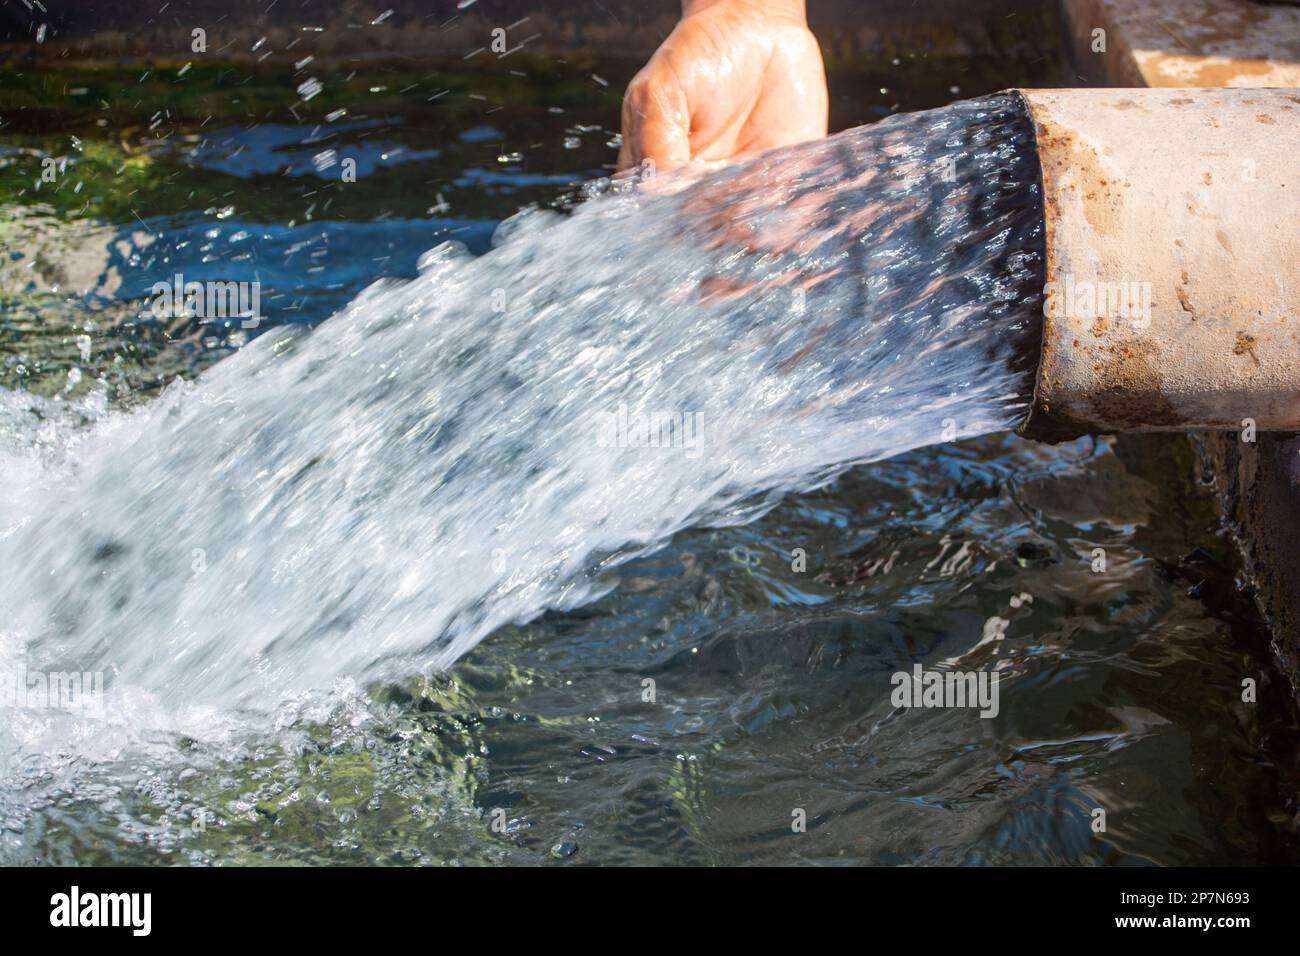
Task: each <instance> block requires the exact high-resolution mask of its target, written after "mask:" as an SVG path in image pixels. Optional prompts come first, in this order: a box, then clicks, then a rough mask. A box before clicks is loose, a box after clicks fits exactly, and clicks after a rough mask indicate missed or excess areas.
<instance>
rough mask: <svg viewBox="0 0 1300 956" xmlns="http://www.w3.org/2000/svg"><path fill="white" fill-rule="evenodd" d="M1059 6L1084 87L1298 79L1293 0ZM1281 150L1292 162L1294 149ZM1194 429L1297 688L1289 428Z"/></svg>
mask: <svg viewBox="0 0 1300 956" xmlns="http://www.w3.org/2000/svg"><path fill="white" fill-rule="evenodd" d="M1062 4H1063V8H1064V22H1065V28H1066V31H1067V48H1068V49H1069V50H1070V51H1071V54H1072V64H1071V66H1072V67H1073V69H1074V72H1075V76H1076V77H1077V79H1078V80H1079V82H1080V83H1082V84H1084V85H1097V86H1132V87H1136V86H1151V87H1293V88H1295V87H1300V6H1293V5H1289V4H1281V3H1260V2H1255V0H1062ZM1098 31H1104V32H1101V33H1099V32H1098ZM1169 148H1170V149H1171V150H1185V149H1188V148H1194V144H1189V143H1170V144H1169ZM1250 159H1251V157H1249V156H1245V157H1241V161H1242V162H1245V163H1249V161H1250ZM1293 159H1294V161H1295V163H1296V167H1297V169H1298V170H1300V157H1293ZM1297 179H1300V176H1297ZM1297 188H1300V183H1298V184H1297ZM1296 228H1297V229H1298V230H1300V223H1297V224H1296ZM1292 318H1293V320H1294V321H1296V322H1300V316H1293V317H1292ZM1296 360H1297V361H1300V356H1297V357H1296ZM1200 437H1201V441H1202V444H1203V447H1204V448H1205V451H1206V455H1207V457H1208V459H1209V461H1210V464H1211V466H1212V469H1213V471H1214V475H1215V481H1216V485H1217V487H1218V490H1219V493H1220V498H1221V500H1222V504H1223V509H1224V515H1225V517H1226V519H1227V520H1228V522H1229V523H1230V525H1231V527H1232V530H1233V533H1234V537H1235V539H1236V542H1237V545H1238V547H1239V548H1240V550H1241V554H1242V558H1243V560H1244V563H1245V569H1246V572H1247V574H1248V575H1249V576H1250V577H1251V579H1252V580H1253V581H1254V583H1255V585H1256V586H1257V588H1258V591H1257V595H1256V599H1257V601H1258V603H1259V605H1260V608H1261V610H1262V611H1263V612H1264V614H1265V616H1266V617H1267V619H1268V622H1269V625H1270V627H1271V628H1272V631H1273V638H1274V640H1273V645H1274V649H1275V650H1276V652H1277V654H1278V657H1279V660H1280V661H1281V664H1282V667H1283V669H1284V670H1285V671H1286V672H1287V673H1288V675H1289V676H1290V678H1291V682H1292V686H1293V687H1295V688H1297V689H1298V690H1300V437H1298V436H1296V435H1290V434H1260V435H1259V436H1258V437H1257V440H1256V441H1254V442H1247V441H1244V440H1243V437H1242V435H1241V434H1240V433H1237V432H1214V433H1207V434H1205V435H1203V436H1200Z"/></svg>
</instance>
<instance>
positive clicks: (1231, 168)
mask: <svg viewBox="0 0 1300 956" xmlns="http://www.w3.org/2000/svg"><path fill="white" fill-rule="evenodd" d="M1019 93H1020V95H1021V97H1022V98H1023V101H1024V103H1025V106H1026V108H1027V110H1028V112H1029V114H1030V117H1031V119H1032V122H1033V127H1034V131H1035V136H1036V140H1037V149H1038V154H1039V160H1040V165H1041V168H1042V200H1043V215H1044V227H1045V239H1046V253H1047V255H1046V286H1045V288H1044V294H1043V312H1044V320H1043V342H1042V354H1041V356H1040V360H1039V367H1038V372H1037V378H1036V382H1035V390H1034V402H1033V406H1032V409H1031V411H1030V413H1029V415H1028V417H1027V419H1026V420H1025V422H1024V423H1023V424H1022V426H1021V428H1020V431H1021V433H1022V434H1025V435H1028V436H1029V437H1033V438H1038V439H1040V440H1048V441H1057V440H1061V439H1065V438H1072V437H1077V436H1078V435H1081V434H1087V433H1095V432H1118V431H1190V430H1202V429H1233V430H1235V429H1240V428H1243V427H1245V425H1246V423H1250V424H1251V425H1253V426H1254V427H1255V428H1256V429H1257V430H1259V431H1270V430H1273V431H1293V430H1300V90H1287V89H1277V90H1270V89H1249V90H1247V89H1227V90H1186V89H1168V90H1164V89H1150V90H1148V89H1087V90H1025V91H1019Z"/></svg>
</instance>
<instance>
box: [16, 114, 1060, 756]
mask: <svg viewBox="0 0 1300 956" xmlns="http://www.w3.org/2000/svg"><path fill="white" fill-rule="evenodd" d="M1038 176H1039V171H1038V167H1037V160H1036V158H1035V156H1034V151H1033V144H1032V133H1031V131H1030V128H1029V125H1028V122H1027V120H1026V118H1025V116H1024V113H1023V109H1022V107H1021V106H1020V104H1019V102H1018V101H1017V100H1016V99H1015V98H1014V97H1013V96H1010V95H1006V96H996V97H989V98H986V99H982V100H975V101H970V102H966V103H960V104H955V105H953V106H950V107H947V108H944V109H942V110H936V111H932V112H928V113H918V114H912V115H908V116H900V117H897V118H894V119H891V120H888V121H886V122H884V123H881V124H879V125H877V126H874V127H871V128H866V129H860V130H853V131H849V132H847V133H843V134H840V135H838V136H836V137H833V138H831V139H828V140H825V141H823V142H820V143H815V144H806V145H804V146H800V147H796V148H793V149H788V150H783V151H778V152H774V153H770V154H766V155H763V156H761V157H759V158H757V159H755V160H754V161H752V162H750V163H748V164H745V165H743V166H739V167H737V168H734V169H731V170H727V171H724V172H722V173H720V174H716V175H713V176H711V177H708V178H705V179H702V180H700V181H697V182H694V183H691V182H689V181H688V180H686V179H685V178H682V177H678V178H675V179H673V178H669V179H666V180H661V181H659V182H658V183H656V184H655V186H654V187H653V188H648V189H632V188H630V187H614V188H611V189H609V190H608V191H607V194H606V195H604V196H602V197H601V198H600V199H598V200H597V201H593V202H590V203H587V204H585V205H584V206H583V207H582V208H580V209H578V210H577V211H576V213H575V214H573V215H571V216H568V217H559V216H556V215H554V214H545V213H540V212H532V213H527V214H524V215H522V216H521V217H518V218H517V219H516V220H513V221H511V222H510V223H509V224H508V225H507V227H504V228H503V229H502V230H501V233H502V235H501V240H502V241H501V242H500V243H499V245H498V247H497V248H496V249H494V250H493V251H492V252H491V253H490V254H488V255H485V256H482V257H480V258H477V259H473V258H470V257H468V256H467V255H466V254H464V253H463V251H461V250H458V249H457V248H456V247H455V246H454V245H452V244H446V245H443V246H440V247H438V248H437V249H434V250H432V251H431V252H430V253H428V254H427V255H426V257H425V259H424V260H423V262H422V273H421V275H420V277H419V278H417V279H414V280H412V281H407V282H381V283H378V284H376V285H375V286H372V287H371V288H370V289H369V290H367V291H366V292H365V293H363V294H362V295H361V296H360V297H358V298H357V300H356V301H355V302H353V303H352V304H351V305H350V306H349V307H348V308H347V309H345V310H344V311H343V312H341V313H340V314H339V315H337V316H335V317H334V318H332V319H331V320H329V321H328V322H326V323H323V324H322V325H321V326H320V327H319V328H317V329H316V330H315V331H313V332H311V333H310V334H304V333H302V332H301V331H295V330H290V329H275V330H271V331H269V332H267V333H266V334H264V335H262V336H261V337H259V338H257V339H256V340H254V341H253V342H252V343H251V344H250V345H248V346H247V347H245V348H244V349H243V350H241V351H240V352H239V353H237V354H236V355H234V356H232V357H231V358H229V359H227V360H225V361H223V362H221V363H220V364H219V365H217V366H216V367H215V368H213V369H211V370H210V371H209V372H207V373H205V374H204V375H203V376H201V377H200V378H199V379H198V380H196V381H194V382H189V383H177V384H175V385H173V386H172V387H170V388H169V389H168V390H167V391H166V392H165V393H164V394H163V395H162V396H161V397H159V398H158V399H156V400H155V401H153V402H152V403H150V404H149V405H148V406H146V407H144V408H143V409H141V410H139V411H136V412H133V413H130V414H126V413H120V412H119V413H109V412H105V411H104V410H103V408H102V407H100V408H96V407H95V406H94V404H93V402H89V403H83V404H82V406H81V407H79V408H77V409H72V408H69V407H68V403H66V402H57V401H48V402H43V401H39V400H37V399H34V398H32V397H30V396H23V395H18V394H15V393H6V394H5V395H4V396H3V397H4V407H3V410H2V412H0V414H3V419H2V420H3V422H4V431H5V435H4V438H3V451H2V452H0V454H2V456H3V457H0V463H2V464H3V469H4V479H3V482H0V485H3V489H4V490H3V493H0V568H2V569H3V570H2V571H0V573H2V574H3V577H4V578H5V580H6V588H5V590H4V593H3V596H0V615H2V618H0V619H2V620H3V621H4V622H5V623H4V625H3V628H4V631H3V638H2V641H3V643H2V644H0V669H2V670H3V672H5V673H7V674H13V673H15V672H16V668H18V667H19V666H20V665H21V666H24V667H26V668H27V669H28V670H29V671H42V672H51V671H71V670H76V671H100V670H102V671H105V672H106V673H107V680H106V686H107V690H106V696H107V697H108V698H109V700H110V706H111V707H112V706H115V707H117V708H118V713H119V714H121V715H122V716H121V719H122V720H123V721H125V722H127V723H131V722H144V723H146V724H147V725H148V726H149V727H151V728H157V729H164V730H171V731H177V730H181V729H184V730H185V732H187V733H200V732H202V731H203V729H204V728H206V729H208V730H209V731H210V730H212V729H213V728H214V727H215V726H216V723H214V722H215V721H216V720H217V718H218V717H219V716H220V715H223V714H227V715H228V714H231V713H234V712H237V711H239V710H243V709H252V710H257V711H269V710H272V709H274V708H275V707H276V706H278V705H280V704H282V703H283V702H285V701H287V700H291V699H294V698H302V697H303V696H304V695H311V694H313V693H319V692H322V691H327V690H329V689H330V688H333V687H336V686H338V685H339V682H358V683H360V682H365V681H370V680H377V679H385V678H391V677H394V676H400V675H403V674H409V673H412V672H415V671H420V670H428V669H436V668H440V667H443V666H445V665H447V664H449V663H450V662H452V661H454V660H455V659H456V658H458V657H459V656H461V655H462V654H464V653H465V652H466V651H467V650H468V649H470V648H471V647H473V646H474V645H475V644H476V643H477V642H479V641H481V640H482V639H484V638H485V637H487V636H488V635H489V634H491V632H492V631H493V630H494V629H495V628H497V627H499V626H501V625H503V624H506V623H508V622H512V621H523V620H528V619H531V618H533V617H536V616H537V615H538V614H540V613H542V612H544V611H546V610H548V609H556V608H559V609H563V608H571V607H574V606H576V605H579V604H581V603H583V602H586V601H589V600H591V599H592V598H593V597H594V596H597V595H599V594H600V593H603V592H604V591H605V590H607V589H608V588H610V587H612V586H613V581H614V579H613V576H612V574H611V569H612V568H614V567H616V566H617V565H618V564H619V563H621V562H623V561H626V560H627V559H629V558H630V557H633V556H635V555H639V554H644V553H646V552H648V551H651V550H653V549H655V548H656V547H658V546H660V545H661V544H662V543H663V542H665V541H666V540H667V539H669V538H670V537H671V536H672V535H673V534H674V533H676V532H678V531H680V530H681V529H684V528H687V527H690V526H693V525H700V524H728V523H737V522H743V521H746V520H750V519H751V518H753V517H754V516H756V515H758V514H761V513H762V512H763V511H764V510H765V509H767V508H769V507H771V505H772V504H773V503H775V502H776V501H777V500H778V499H779V498H780V497H781V496H782V495H784V494H788V493H791V492H798V491H803V490H807V489H811V488H814V487H817V486H818V485H820V484H823V483H825V482H827V481H829V480H831V479H833V478H834V476H835V475H837V474H838V473H839V472H840V471H842V470H843V469H844V468H846V467H849V466H850V465H853V464H859V463H864V462H870V461H874V460H879V459H882V458H885V457H888V456H891V455H894V454H897V453H900V452H903V451H905V450H908V449H911V448H915V447H918V446H921V445H925V444H930V443H934V442H939V441H948V440H954V439H957V438H960V437H964V436H970V435H976V434H980V433H985V432H989V431H996V430H1002V429H1006V428H1008V427H1009V426H1011V425H1012V424H1013V423H1014V422H1015V421H1016V420H1017V418H1018V417H1019V415H1020V414H1021V413H1022V410H1023V408H1024V407H1025V404H1026V402H1027V401H1028V397H1029V390H1030V387H1031V377H1032V376H1031V367H1032V360H1033V357H1034V354H1035V351H1036V343H1037V334H1038V332H1037V330H1038V326H1037V320H1036V318H1035V315H1036V312H1037V310H1038V306H1039V304H1040V302H1041V300H1040V299H1039V298H1038V296H1039V294H1040V292H1041V289H1042V270H1043V262H1042V256H1043V253H1042V235H1041V209H1040V200H1039V195H1038ZM77 417H89V418H93V419H96V420H95V421H94V422H93V424H92V425H90V427H88V428H87V427H77V426H76V425H75V424H73V423H72V422H71V419H73V418H77Z"/></svg>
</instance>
